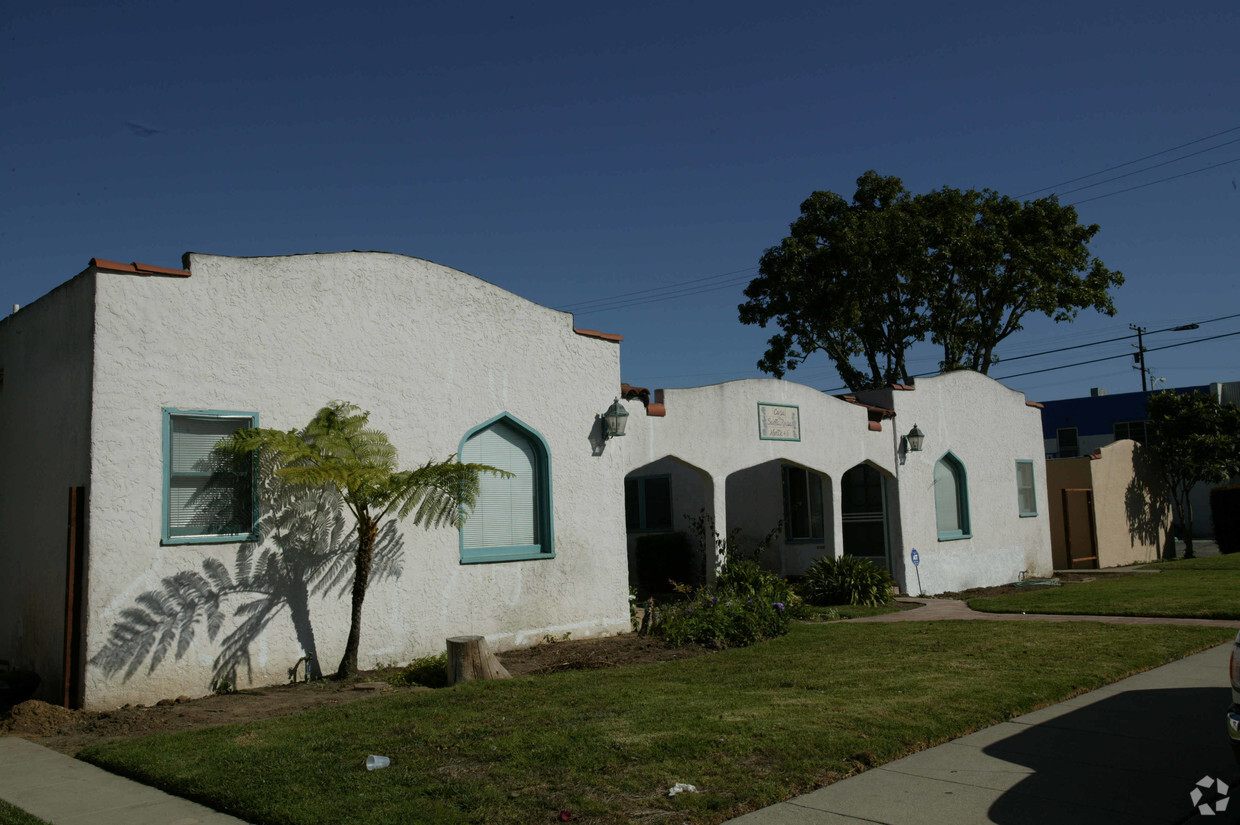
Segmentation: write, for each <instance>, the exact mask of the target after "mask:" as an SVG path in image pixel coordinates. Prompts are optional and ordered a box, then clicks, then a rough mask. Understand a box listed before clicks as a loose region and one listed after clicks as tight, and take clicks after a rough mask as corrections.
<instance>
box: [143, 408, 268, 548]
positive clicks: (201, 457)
mask: <svg viewBox="0 0 1240 825" xmlns="http://www.w3.org/2000/svg"><path fill="white" fill-rule="evenodd" d="M257 426H258V413H243V412H213V411H195V410H172V409H165V410H164V515H163V530H162V534H163V535H162V540H163V543H164V544H195V543H205V542H233V541H237V542H240V541H255V540H256V539H257V538H258V534H257V525H256V514H257V512H258V506H257V500H256V496H257V488H256V485H255V478H254V458H253V456H235V455H232V454H229V453H225V452H223V451H221V450H218V449H216V445H217V444H219V442H220V441H221V440H223V439H224V438H227V437H228V436H230V435H232V434H233V433H234V432H236V431H237V430H241V429H245V428H248V427H257Z"/></svg>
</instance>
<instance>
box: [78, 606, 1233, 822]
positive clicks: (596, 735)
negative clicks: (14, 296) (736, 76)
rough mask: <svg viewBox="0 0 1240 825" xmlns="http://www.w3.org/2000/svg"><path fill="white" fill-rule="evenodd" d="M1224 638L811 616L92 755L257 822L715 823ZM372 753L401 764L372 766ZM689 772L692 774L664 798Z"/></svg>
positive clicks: (1198, 632)
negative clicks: (608, 665) (716, 646)
mask: <svg viewBox="0 0 1240 825" xmlns="http://www.w3.org/2000/svg"><path fill="white" fill-rule="evenodd" d="M1231 635H1232V634H1231V633H1230V632H1229V631H1227V630H1222V629H1218V628H1199V627H1171V626H1142V627H1125V626H1114V625H1099V624H1092V623H1071V624H1058V625H1042V624H1031V623H1023V622H1022V623H998V622H996V623H991V622H985V623H983V622H933V623H916V622H912V623H899V624H852V625H850V624H840V623H838V622H831V623H825V624H798V625H795V626H794V627H793V628H792V631H791V633H789V634H788V635H787V636H785V637H782V638H780V639H776V640H774V641H771V642H767V643H764V644H759V645H755V646H753V647H750V648H744V649H739V650H729V651H724V652H721V653H716V654H712V655H708V656H703V657H699V658H696V659H690V660H682V661H675V662H664V663H660V664H653V665H643V666H636V667H622V668H615V669H611V670H603V671H600V670H594V671H575V672H565V673H559V674H555V675H548V676H541V677H534V678H523V679H512V680H507V681H497V682H472V683H467V684H464V685H461V686H458V687H456V688H452V689H445V690H436V691H423V692H416V693H405V694H400V695H392V696H385V697H377V698H375V699H369V700H363V701H360V702H355V703H352V704H349V705H347V706H342V707H336V708H324V709H320V710H316V711H312V712H309V713H305V714H300V715H297V716H293V717H285V718H280V719H271V720H267V721H263V722H257V723H252V724H247V725H237V726H228V727H220V728H213V729H206V730H199V731H192V732H187V733H181V734H172V735H164V736H152V737H146V738H143V739H137V740H131V741H128V742H119V743H113V744H109V745H103V746H96V747H92V748H89V749H87V750H84V751H82V753H81V754H80V756H81V757H82V758H84V759H87V760H88V761H91V762H94V763H96V764H98V765H101V766H103V767H105V768H107V769H109V770H112V771H115V772H117V773H121V774H125V775H128V776H132V777H134V778H136V779H139V780H141V781H144V782H148V783H150V784H153V785H156V786H158V787H161V788H164V789H166V790H168V791H171V792H172V793H176V794H180V795H182V796H187V797H190V798H192V799H197V800H199V801H201V802H204V803H206V804H208V805H210V806H212V807H214V808H217V809H220V810H224V811H227V812H229V813H232V814H235V815H236V816H239V817H241V818H242V819H245V820H247V821H249V822H252V823H255V824H256V825H265V824H266V823H306V825H310V823H322V822H332V823H344V824H346V825H347V824H348V823H357V825H384V823H423V822H424V823H465V822H472V823H530V822H549V821H553V820H554V819H555V818H556V817H557V815H558V813H559V812H560V811H562V810H571V811H573V812H574V814H573V818H574V821H589V822H595V823H620V822H631V821H651V822H663V821H668V820H667V819H666V818H667V816H669V815H670V814H671V813H672V812H675V819H674V820H671V821H675V822H676V823H680V822H690V823H716V822H721V821H722V820H724V819H727V818H729V817H732V816H736V815H739V814H740V813H743V812H745V811H748V810H753V809H755V808H759V807H762V806H764V805H769V804H771V803H774V802H777V801H779V800H782V799H787V798H788V797H790V796H793V795H795V794H798V793H802V792H805V791H808V790H811V789H813V788H815V787H818V786H820V785H823V784H826V783H829V782H832V781H834V780H836V779H838V778H840V777H842V776H845V775H848V774H850V773H853V772H855V771H857V770H860V769H863V768H864V767H867V766H871V765H877V764H881V763H884V762H887V761H889V760H892V759H895V758H897V757H899V756H902V755H904V754H906V753H909V752H912V751H916V750H919V749H922V748H925V747H927V746H930V745H935V744H938V743H941V742H944V741H946V740H948V739H951V738H953V737H955V736H959V735H961V734H963V733H966V732H968V731H971V730H975V729H978V728H981V727H985V726H987V725H990V724H993V723H996V722H1000V721H1003V720H1005V719H1008V718H1010V717H1011V716H1013V715H1015V714H1019V713H1023V712H1026V711H1029V710H1032V709H1034V708H1037V707H1040V706H1043V705H1046V704H1050V703H1053V702H1057V701H1060V700H1062V699H1065V698H1067V697H1069V696H1072V695H1075V694H1078V693H1081V692H1083V691H1086V690H1090V689H1092V688H1095V687H1098V686H1100V685H1102V684H1104V683H1106V682H1109V681H1113V680H1115V679H1118V678H1120V677H1122V676H1124V675H1126V674H1129V673H1133V672H1136V671H1139V670H1143V669H1146V668H1150V667H1154V666H1157V665H1160V664H1163V663H1164V662H1167V661H1169V660H1171V659H1174V658H1177V657H1180V656H1183V655H1186V654H1188V653H1191V652H1194V651H1197V650H1200V649H1203V648H1205V647H1208V646H1211V645H1215V644H1219V643H1221V642H1224V641H1226V640H1227V639H1229V638H1230V636H1231ZM1222 678H1224V676H1223V675H1220V679H1222ZM371 753H374V754H381V755H384V756H388V757H390V758H391V760H392V765H391V767H390V768H388V769H386V770H382V771H376V772H373V773H368V772H367V771H366V770H365V769H364V767H363V761H364V759H365V757H366V755H367V754H371ZM677 782H687V783H691V784H693V785H695V786H697V788H698V790H699V793H696V794H694V793H682V794H679V795H678V796H676V797H674V798H668V796H667V790H668V788H669V787H670V786H671V785H673V784H675V783H677Z"/></svg>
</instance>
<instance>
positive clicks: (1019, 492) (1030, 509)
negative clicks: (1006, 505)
mask: <svg viewBox="0 0 1240 825" xmlns="http://www.w3.org/2000/svg"><path fill="white" fill-rule="evenodd" d="M1016 503H1017V506H1019V508H1020V517H1021V518H1028V517H1030V516H1036V515H1037V514H1038V496H1037V493H1036V492H1035V490H1034V486H1033V462H1032V461H1025V460H1019V461H1017V462H1016Z"/></svg>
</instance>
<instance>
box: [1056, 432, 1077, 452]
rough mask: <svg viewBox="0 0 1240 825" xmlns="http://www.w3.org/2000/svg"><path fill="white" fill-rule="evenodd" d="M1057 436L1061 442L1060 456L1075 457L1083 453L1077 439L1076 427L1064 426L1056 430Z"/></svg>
mask: <svg viewBox="0 0 1240 825" xmlns="http://www.w3.org/2000/svg"><path fill="white" fill-rule="evenodd" d="M1055 438H1056V440H1057V441H1058V442H1059V457H1060V458H1073V457H1075V456H1078V455H1080V454H1081V448H1080V446H1079V445H1078V444H1077V440H1076V427H1064V428H1063V429H1061V430H1058V431H1056V433H1055Z"/></svg>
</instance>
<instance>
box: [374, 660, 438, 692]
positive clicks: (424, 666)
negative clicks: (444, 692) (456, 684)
mask: <svg viewBox="0 0 1240 825" xmlns="http://www.w3.org/2000/svg"><path fill="white" fill-rule="evenodd" d="M447 667H448V654H447V653H440V654H439V655H438V656H423V657H422V658H421V659H414V660H413V661H412V662H410V663H409V664H408V665H406V666H405V667H404V668H403V669H401V670H398V671H397V672H396V673H393V674H392V675H391V676H388V677H387V679H386V680H385V681H386V682H387V683H388V684H391V685H396V686H397V687H407V686H409V685H422V686H423V687H428V688H440V687H447V686H448V672H447Z"/></svg>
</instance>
